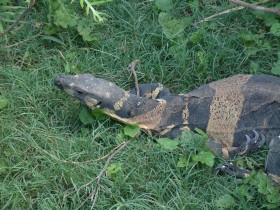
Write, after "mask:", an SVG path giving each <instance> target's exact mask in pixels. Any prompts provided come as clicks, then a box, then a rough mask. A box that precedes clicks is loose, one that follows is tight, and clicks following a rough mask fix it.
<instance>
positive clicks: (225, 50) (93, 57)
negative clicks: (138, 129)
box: [0, 0, 280, 209]
mask: <svg viewBox="0 0 280 210" xmlns="http://www.w3.org/2000/svg"><path fill="white" fill-rule="evenodd" d="M274 2H275V1H274ZM173 3H174V5H175V6H174V5H173V7H172V6H171V9H166V8H161V7H160V6H159V4H155V2H153V1H137V0H130V1H124V0H123V1H121V0H117V1H114V2H111V3H108V4H106V5H103V6H101V7H99V8H98V9H99V10H101V11H102V12H105V13H107V14H108V15H109V17H108V21H107V22H105V23H104V24H102V25H96V28H95V32H94V34H95V36H96V38H95V39H96V40H95V41H91V42H85V41H84V40H83V39H82V38H81V37H80V36H79V35H78V34H77V33H76V32H73V30H71V28H69V29H63V30H61V31H60V32H58V33H56V34H53V35H47V34H46V33H45V32H44V30H46V29H45V28H44V26H46V25H47V24H48V20H47V9H46V8H47V5H46V4H42V5H37V6H36V7H35V8H34V9H33V10H31V12H30V14H29V16H27V18H26V22H25V23H24V24H22V25H23V26H22V27H21V28H19V29H18V30H16V31H13V33H12V34H9V35H8V36H7V37H6V38H0V45H1V46H0V47H1V48H0V102H1V103H0V107H1V109H0V113H1V114H0V130H1V132H0V152H1V157H0V180H1V181H0V183H1V184H0V185H1V187H0V195H1V196H0V206H1V207H2V209H19V208H20V209H74V208H76V207H78V206H79V205H80V204H81V203H82V202H83V201H84V200H85V198H86V196H87V195H88V194H89V193H90V192H91V191H92V190H93V189H94V187H95V184H94V183H95V182H94V179H95V177H96V176H97V175H98V173H99V172H100V170H101V169H102V167H103V165H104V163H105V159H104V160H100V161H97V162H91V161H89V160H94V159H97V158H100V157H102V156H104V155H106V154H108V153H109V152H110V151H111V150H112V149H113V148H115V147H116V146H117V145H119V144H120V142H121V140H122V139H120V133H121V132H122V131H123V125H121V124H119V123H117V122H115V121H113V120H111V119H105V120H99V119H95V120H93V122H91V123H90V124H87V125H85V124H83V123H82V122H81V120H80V117H79V113H80V111H81V110H83V106H82V105H80V104H79V103H78V102H77V101H75V100H74V99H73V98H71V97H69V96H68V95H67V94H64V93H63V92H61V91H59V90H58V89H57V88H56V87H55V86H54V85H53V81H52V79H53V78H54V77H55V76H57V75H60V74H76V73H92V74H94V75H96V76H99V77H102V78H105V79H107V80H109V81H112V82H115V83H116V84H118V85H119V86H121V87H123V88H125V89H129V88H131V87H133V84H134V81H133V79H130V80H128V77H129V72H128V71H127V69H126V67H127V65H128V64H129V63H131V61H133V60H135V59H138V60H140V66H139V68H138V69H137V73H138V76H139V82H140V83H149V82H161V83H163V84H164V85H166V86H168V87H170V89H171V90H172V91H173V92H177V93H186V92H187V91H189V90H192V89H194V88H195V87H198V86H199V85H201V84H205V83H207V82H209V81H212V80H217V79H220V78H224V77H226V76H230V75H234V74H237V73H254V74H255V73H266V74H272V73H274V74H275V73H276V74H277V73H278V72H277V68H278V67H277V65H279V64H277V63H280V62H279V60H278V57H277V53H278V51H279V46H280V40H279V37H277V36H276V35H275V34H273V33H272V32H273V31H272V32H271V28H270V26H269V24H268V23H267V21H268V18H267V19H265V17H263V15H262V14H259V13H256V12H252V11H250V10H247V9H243V10H240V11H232V12H229V13H228V14H224V15H220V16H218V17H216V18H213V19H211V20H210V21H209V22H207V23H198V22H199V21H200V20H203V19H204V18H206V17H209V16H210V15H213V14H216V13H219V12H221V11H224V10H226V9H229V8H232V7H234V5H232V4H229V3H228V2H227V1H222V0H221V1H206V0H205V1H199V3H198V1H175V0H174V1H173ZM38 4H39V3H38ZM273 5H274V6H275V5H276V3H274V4H273V1H272V4H271V5H270V6H273ZM162 10H168V11H162ZM163 12H165V13H163ZM276 20H279V18H278V19H275V21H276ZM169 21H171V22H169ZM172 21H173V22H172ZM176 21H177V22H176ZM180 24H182V25H181V26H180ZM170 25H172V26H170ZM173 25H174V28H172V27H173ZM178 25H179V29H178V28H176V27H175V26H178ZM180 27H181V29H182V30H180ZM170 30H171V31H173V32H174V31H176V30H178V34H175V35H174V34H170V33H169V32H170ZM40 32H43V33H42V34H41V35H40V36H37V37H33V36H35V35H36V34H38V33H40ZM30 37H33V38H31V39H30V40H28V38H30ZM50 37H55V38H56V39H51V38H50ZM26 39H27V40H26ZM21 41H23V42H21ZM59 41H60V42H59ZM19 42H20V43H19ZM15 43H18V44H16V45H13V44H15ZM279 72H280V70H279ZM6 102H7V104H6V105H5V103H6ZM2 107H3V108H2ZM116 136H117V137H116ZM203 139H204V138H203V137H201V136H198V135H196V136H192V135H191V134H185V135H184V138H183V140H180V142H179V143H178V145H177V146H179V147H174V148H172V149H170V148H169V149H168V148H166V147H164V146H162V144H160V143H158V141H157V138H155V137H150V136H148V135H146V134H145V133H143V134H142V135H141V136H140V137H139V138H138V139H137V140H133V141H132V142H131V143H130V144H129V145H128V146H127V147H126V148H125V149H124V150H123V151H122V152H120V153H119V154H117V155H116V156H115V157H114V159H113V160H112V162H111V165H110V167H111V168H109V169H111V170H109V171H107V173H106V174H105V175H104V176H103V177H102V179H101V183H100V184H101V186H100V191H99V194H98V198H97V201H96V203H95V208H96V209H215V208H221V209H226V208H235V209H256V208H264V207H270V208H274V207H275V208H276V206H277V202H278V201H277V202H276V199H275V197H273V196H275V195H276V194H275V191H273V190H271V185H270V183H269V182H268V181H267V180H265V178H263V176H262V175H263V174H262V173H261V172H260V173H256V174H255V175H254V176H253V177H252V178H249V179H246V180H236V179H232V178H231V177H229V176H226V175H225V176H223V175H220V174H219V175H216V173H215V170H214V166H215V165H217V164H218V163H220V162H222V161H223V160H221V159H220V158H216V159H215V165H214V166H213V167H209V166H207V165H206V164H202V163H201V162H199V161H195V158H194V156H195V155H197V154H201V152H204V149H205V148H204V146H203ZM265 154H266V151H265V149H264V150H262V151H259V152H257V153H255V154H252V155H250V156H249V157H243V158H238V159H236V160H235V161H236V162H238V164H239V165H244V166H246V167H249V168H251V169H254V170H256V171H263V169H264V162H265ZM114 170H115V171H114ZM272 191H273V192H272ZM278 197H279V194H278ZM278 203H279V202H278ZM89 206H91V202H88V203H86V204H84V208H85V209H86V208H88V207H89Z"/></svg>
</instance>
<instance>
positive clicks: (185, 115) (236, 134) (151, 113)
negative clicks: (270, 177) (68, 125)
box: [54, 74, 280, 175]
mask: <svg viewBox="0 0 280 210" xmlns="http://www.w3.org/2000/svg"><path fill="white" fill-rule="evenodd" d="M54 83H55V85H56V86H58V87H59V88H60V89H62V90H64V91H65V92H67V93H68V94H70V95H72V96H73V97H75V98H77V99H79V100H80V101H81V102H82V103H85V104H86V105H87V106H88V107H90V108H91V109H94V108H96V107H97V108H101V109H103V111H104V112H105V113H107V114H108V115H109V116H111V117H113V118H114V119H116V120H118V121H120V122H122V123H125V124H138V125H139V126H140V127H141V128H143V129H145V130H147V131H148V132H149V133H150V134H153V135H159V136H167V137H169V138H176V137H178V136H180V134H181V132H182V131H184V130H194V129H195V128H200V129H202V130H204V131H206V132H207V134H208V136H209V137H210V138H211V139H213V140H215V143H213V144H210V147H211V149H212V150H214V151H215V152H216V153H222V154H223V155H224V156H225V157H228V156H230V155H231V151H234V149H235V148H238V147H240V145H242V144H243V143H244V142H246V141H247V140H246V138H245V135H246V134H249V133H251V131H252V130H256V131H257V132H259V133H262V134H264V135H265V136H266V137H267V138H272V137H273V136H276V135H279V131H280V78H278V77H275V76H270V75H242V74H239V75H235V76H232V77H229V78H225V79H222V80H218V81H216V82H212V83H209V84H206V85H203V86H201V87H199V88H197V89H195V90H193V91H191V92H189V93H187V94H171V93H170V92H169V90H168V88H165V87H163V86H162V85H160V84H158V83H152V84H142V85H139V89H140V97H139V96H137V95H136V94H135V93H136V91H135V88H134V89H132V90H131V91H129V92H128V91H124V90H123V89H121V88H120V87H118V86H116V85H115V84H113V83H111V82H108V81H106V80H103V79H100V78H97V77H94V76H92V75H90V74H81V75H76V76H59V77H57V78H55V80H54ZM278 139H279V138H278ZM279 141H280V140H279ZM273 142H274V141H273ZM279 145H280V144H279ZM279 149H280V148H279ZM279 153H280V151H279ZM278 156H279V161H278V167H279V168H280V154H279V155H278ZM279 175H280V169H279Z"/></svg>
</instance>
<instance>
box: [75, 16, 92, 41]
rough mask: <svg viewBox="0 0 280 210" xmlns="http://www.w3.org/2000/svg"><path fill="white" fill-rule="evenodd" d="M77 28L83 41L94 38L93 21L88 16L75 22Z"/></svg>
mask: <svg viewBox="0 0 280 210" xmlns="http://www.w3.org/2000/svg"><path fill="white" fill-rule="evenodd" d="M77 30H78V32H79V34H80V35H81V36H82V37H83V39H84V40H85V41H93V40H96V35H94V33H93V32H94V22H93V21H91V20H90V19H89V18H83V19H81V20H80V21H79V22H78V23H77Z"/></svg>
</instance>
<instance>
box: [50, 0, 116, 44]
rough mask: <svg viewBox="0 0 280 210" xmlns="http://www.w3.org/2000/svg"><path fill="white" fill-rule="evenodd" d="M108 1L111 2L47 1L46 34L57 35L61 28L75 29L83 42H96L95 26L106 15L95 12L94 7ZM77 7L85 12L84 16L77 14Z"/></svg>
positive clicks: (80, 0)
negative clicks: (47, 23) (47, 21)
mask: <svg viewBox="0 0 280 210" xmlns="http://www.w3.org/2000/svg"><path fill="white" fill-rule="evenodd" d="M110 1H112V0H91V1H90V0H79V1H76V0H71V1H70V0H51V1H49V2H48V5H49V14H48V20H49V25H48V27H47V28H46V32H47V34H49V35H53V34H56V33H58V32H59V31H60V30H61V28H65V29H66V28H71V29H72V30H73V29H75V30H76V31H77V32H78V33H79V35H81V36H82V38H83V40H84V41H94V40H98V36H97V33H96V32H95V28H96V25H97V24H102V23H103V22H104V21H105V20H106V17H107V15H106V14H105V13H103V12H99V11H97V10H96V9H95V8H94V7H96V6H98V5H101V4H104V3H107V2H110ZM79 7H80V8H81V9H84V10H85V13H86V16H85V15H83V14H82V13H80V12H79V9H78V8H79ZM90 16H91V17H90Z"/></svg>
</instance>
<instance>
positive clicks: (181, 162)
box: [177, 157, 188, 168]
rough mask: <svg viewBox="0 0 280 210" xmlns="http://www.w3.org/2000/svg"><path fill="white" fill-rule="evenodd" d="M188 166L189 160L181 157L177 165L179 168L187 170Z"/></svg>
mask: <svg viewBox="0 0 280 210" xmlns="http://www.w3.org/2000/svg"><path fill="white" fill-rule="evenodd" d="M187 165H188V160H187V158H185V157H180V158H179V161H178V163H177V166H178V167H179V168H185V167H187Z"/></svg>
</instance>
